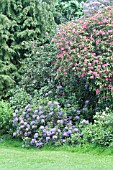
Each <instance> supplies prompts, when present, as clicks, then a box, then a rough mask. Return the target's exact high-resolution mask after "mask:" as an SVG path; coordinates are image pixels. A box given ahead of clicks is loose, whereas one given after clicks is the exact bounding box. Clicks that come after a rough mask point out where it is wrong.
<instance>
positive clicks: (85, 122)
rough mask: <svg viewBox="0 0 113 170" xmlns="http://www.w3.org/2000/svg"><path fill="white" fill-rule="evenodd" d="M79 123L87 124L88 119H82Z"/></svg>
mask: <svg viewBox="0 0 113 170" xmlns="http://www.w3.org/2000/svg"><path fill="white" fill-rule="evenodd" d="M81 123H82V124H86V125H88V124H89V121H88V120H85V119H84V120H83V121H82V122H81Z"/></svg>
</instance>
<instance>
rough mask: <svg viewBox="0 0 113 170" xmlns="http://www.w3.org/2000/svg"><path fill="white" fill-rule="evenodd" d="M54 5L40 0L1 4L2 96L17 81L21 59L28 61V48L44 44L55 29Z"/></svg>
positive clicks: (5, 0) (4, 0) (12, 0)
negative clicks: (26, 45) (47, 34)
mask: <svg viewBox="0 0 113 170" xmlns="http://www.w3.org/2000/svg"><path fill="white" fill-rule="evenodd" d="M53 10H54V5H53V1H52V2H51V1H50V3H46V2H43V1H41V0H0V45H1V48H0V96H1V98H3V97H4V95H5V94H6V92H7V90H8V88H10V86H11V84H14V81H15V80H16V79H17V77H18V71H17V69H18V67H19V66H20V65H19V61H20V59H24V58H25V57H26V53H28V49H26V48H25V44H26V43H27V44H28V43H29V45H33V43H32V42H33V41H34V40H36V41H37V44H38V45H40V44H43V43H45V42H46V41H47V38H45V37H47V36H45V34H46V33H47V32H48V33H50V32H51V31H52V30H53V29H54V27H55V21H54V16H53V15H54V14H53V13H54V11H53Z"/></svg>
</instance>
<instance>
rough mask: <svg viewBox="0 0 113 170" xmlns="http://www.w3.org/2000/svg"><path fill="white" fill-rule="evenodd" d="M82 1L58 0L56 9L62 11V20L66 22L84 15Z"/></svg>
mask: <svg viewBox="0 0 113 170" xmlns="http://www.w3.org/2000/svg"><path fill="white" fill-rule="evenodd" d="M81 2H82V1H79V0H58V3H57V5H56V11H57V12H58V13H60V21H61V22H66V21H70V20H73V19H75V18H79V17H80V16H81V15H82V3H81Z"/></svg>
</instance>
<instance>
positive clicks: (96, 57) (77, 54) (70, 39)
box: [55, 7, 113, 96]
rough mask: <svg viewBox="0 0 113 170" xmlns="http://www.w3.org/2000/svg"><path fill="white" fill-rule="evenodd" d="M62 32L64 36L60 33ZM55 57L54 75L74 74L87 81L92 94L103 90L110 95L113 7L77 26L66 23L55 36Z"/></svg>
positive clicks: (112, 59)
mask: <svg viewBox="0 0 113 170" xmlns="http://www.w3.org/2000/svg"><path fill="white" fill-rule="evenodd" d="M63 32H65V34H63ZM55 41H56V43H57V46H58V49H59V54H58V58H57V60H56V63H55V66H57V76H58V77H60V76H62V75H63V76H64V77H65V76H66V77H67V76H70V74H73V73H75V72H76V74H77V75H78V76H79V77H82V78H83V77H85V78H86V79H87V80H88V81H89V82H90V81H91V80H94V82H95V85H96V87H95V92H96V94H97V95H98V94H101V91H102V93H103V91H104V92H105V93H106V90H107V91H108V92H109V93H110V95H112V96H113V8H112V7H108V8H105V9H103V10H102V11H101V12H99V13H96V14H94V15H93V16H91V17H90V18H88V19H87V20H84V19H83V20H80V22H78V23H74V22H69V23H67V24H66V25H64V26H62V27H61V29H60V33H59V34H58V35H56V36H55Z"/></svg>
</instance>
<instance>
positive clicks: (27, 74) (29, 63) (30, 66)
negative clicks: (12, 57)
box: [19, 42, 58, 96]
mask: <svg viewBox="0 0 113 170" xmlns="http://www.w3.org/2000/svg"><path fill="white" fill-rule="evenodd" d="M29 47H30V45H29V44H28V46H27V48H29ZM29 50H30V51H31V52H30V54H29V56H28V57H27V58H26V59H25V60H23V61H22V67H21V69H20V72H21V74H22V78H21V82H20V83H19V84H20V86H21V87H23V89H24V90H26V91H27V92H28V93H30V94H31V95H32V96H34V95H36V94H35V93H36V91H39V90H41V88H43V87H45V86H46V87H47V86H48V85H49V84H50V82H51V81H52V80H51V75H52V74H53V70H52V64H53V61H54V60H55V58H56V54H57V51H58V50H57V48H56V46H55V45H54V43H52V42H51V43H50V44H45V45H44V46H40V47H37V44H36V43H34V46H32V47H30V49H29Z"/></svg>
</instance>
